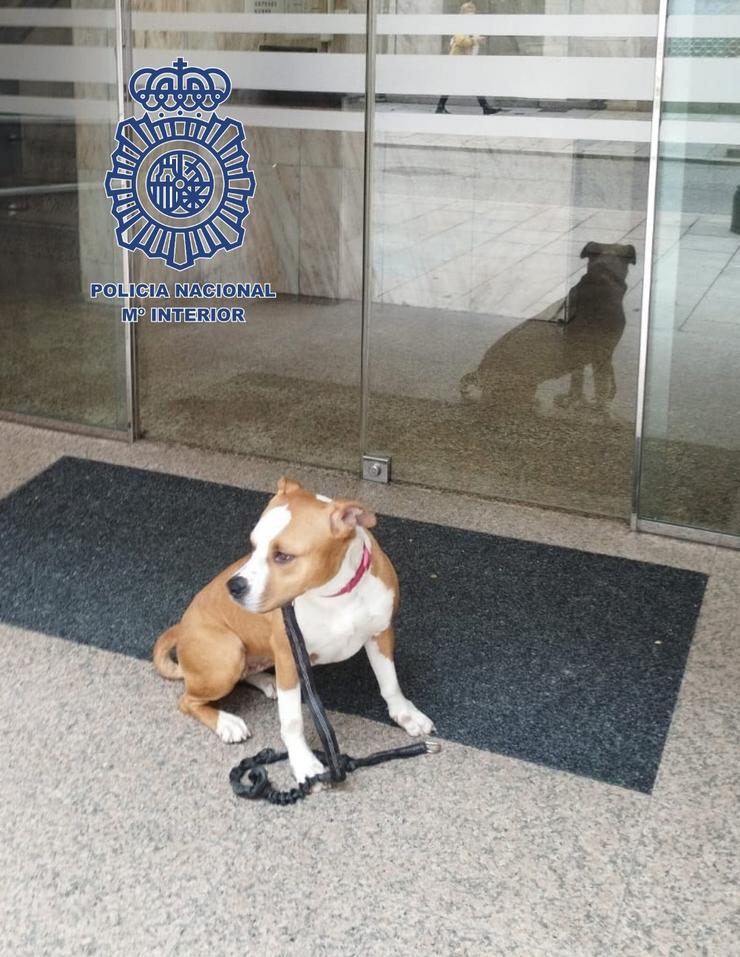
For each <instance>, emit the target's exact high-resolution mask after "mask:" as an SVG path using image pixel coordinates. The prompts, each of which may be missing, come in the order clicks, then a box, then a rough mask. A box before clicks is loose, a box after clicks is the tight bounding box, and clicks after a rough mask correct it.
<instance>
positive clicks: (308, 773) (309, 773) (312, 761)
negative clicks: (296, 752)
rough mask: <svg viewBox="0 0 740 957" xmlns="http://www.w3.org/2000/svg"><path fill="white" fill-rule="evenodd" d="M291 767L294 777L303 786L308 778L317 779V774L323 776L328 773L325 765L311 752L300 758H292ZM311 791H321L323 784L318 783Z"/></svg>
mask: <svg viewBox="0 0 740 957" xmlns="http://www.w3.org/2000/svg"><path fill="white" fill-rule="evenodd" d="M290 766H291V769H292V771H293V776H294V777H295V779H296V781H297V782H298V783H299V784H303V782H304V781H306V779H307V778H312V777H315V776H316V775H317V774H323V773H324V771H326V768H325V767H324V765H323V764H322V763H321V761H319V759H318V758H317V757H316V755H315V754H313V753H312V752H311V751H309V752H308V753H307V754H305V755H301V756H300V757H299V758H291V762H290ZM311 790H312V791H320V790H321V783H320V782H318V781H317V782H316V784H314V786H313V788H312V789H311Z"/></svg>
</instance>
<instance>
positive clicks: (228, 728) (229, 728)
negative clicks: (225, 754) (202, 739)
mask: <svg viewBox="0 0 740 957" xmlns="http://www.w3.org/2000/svg"><path fill="white" fill-rule="evenodd" d="M216 734H217V735H218V736H219V738H221V740H222V741H224V742H226V744H238V743H239V742H240V741H246V740H247V738H249V737H251V735H252V732H251V731H250V730H249V728H248V727H247V724H246V722H245V721H242V719H241V718H239V717H237V716H236V715H235V714H229V712H228V711H219V713H218V724H217V725H216Z"/></svg>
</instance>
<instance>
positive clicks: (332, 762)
mask: <svg viewBox="0 0 740 957" xmlns="http://www.w3.org/2000/svg"><path fill="white" fill-rule="evenodd" d="M282 612H283V622H284V623H285V631H286V633H287V635H288V641H289V642H290V647H291V650H292V651H293V657H294V658H295V663H296V667H297V668H298V677H299V678H300V681H301V690H302V694H303V697H304V698H305V700H306V701H307V702H308V706H309V708H310V709H311V716H312V718H313V721H314V724H315V725H316V730H317V731H318V734H319V737H320V738H321V743H322V745H323V746H324V747H323V750H322V751H314V754H315V755H316V757H317V758H318V759H319V761H321V763H322V764H324V765H326V766H327V767H328V770H327V771H324V772H322V773H321V774H315V775H313V777H310V778H306V780H305V781H304V782H303V783H302V784H298V785H297V786H296V787H294V788H290V789H289V790H287V791H277V790H275V788H274V787H273V786H272V784H271V783H270V779H269V778H268V776H267V770H266V766H267V765H268V764H275V763H276V762H278V761H285V759H286V758H287V757H288V752H287V751H273V749H272V748H265V749H264V750H263V751H260V752H258V753H257V754H255V755H254V756H253V757H251V758H245V759H244V760H243V761H240V762H239V764H237V766H236V767H235V768H232V770H231V773H230V774H229V781H231V787H232V789H233V791H234V794H236V796H237V797H244V798H251V799H252V800H256V799H257V798H262V799H263V800H265V801H269V803H270V804H280V805H287V804H295V803H296V801H300V800H302V799H303V798H305V796H306V795H307V794H309V793H310V791H311V788H312V787H313V786H314V784H316V783H318V782H321V783H334V782H339V781H344V780H345V779H346V777H347V775H348V774H350V773H351V772H352V771H356V770H357V768H368V767H372V766H373V765H376V764H383V763H384V762H385V761H394V760H396V759H397V758H415V757H417V756H418V755H420V754H429V753H430V752H433V751H439V744H438V743H437V742H436V741H419V742H417V743H416V744H407V745H406V746H405V747H402V748H393V749H391V750H390V751H376V752H375V753H374V754H369V755H368V756H367V757H365V758H352V757H350V756H349V755H348V754H341V753H340V751H339V745H338V744H337V737H336V735H335V734H334V728H332V726H331V722H330V721H329V719H328V718H327V716H326V711H325V710H324V705H323V704H322V702H321V698H320V697H319V693H318V691H317V690H316V684H315V683H314V679H313V668H312V667H311V659H310V658H309V656H308V651H307V650H306V643H305V641H304V640H303V633H302V632H301V629H300V627H299V626H298V621H297V619H296V615H295V608H294V607H293V604H292V602H291V604H290V605H284V606H283V609H282ZM245 774H246V775H248V777H249V781H250V783H249V784H244V781H243V778H244V775H245Z"/></svg>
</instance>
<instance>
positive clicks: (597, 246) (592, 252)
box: [581, 243, 604, 259]
mask: <svg viewBox="0 0 740 957" xmlns="http://www.w3.org/2000/svg"><path fill="white" fill-rule="evenodd" d="M603 252H604V247H603V246H602V245H601V243H586V245H585V246H584V247H583V249H582V250H581V259H595V258H596V256H600V255H601V254H602V253H603Z"/></svg>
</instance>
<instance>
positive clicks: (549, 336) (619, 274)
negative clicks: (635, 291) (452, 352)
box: [460, 243, 636, 411]
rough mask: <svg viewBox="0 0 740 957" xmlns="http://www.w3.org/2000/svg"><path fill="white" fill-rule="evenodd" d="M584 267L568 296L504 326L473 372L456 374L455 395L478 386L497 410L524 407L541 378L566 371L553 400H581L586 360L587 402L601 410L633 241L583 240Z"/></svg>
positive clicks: (469, 396) (472, 393) (610, 388)
mask: <svg viewBox="0 0 740 957" xmlns="http://www.w3.org/2000/svg"><path fill="white" fill-rule="evenodd" d="M581 258H582V259H588V269H587V271H586V274H585V275H584V276H582V277H581V278H580V279H579V281H578V282H577V283H576V285H575V286H573V288H572V289H571V290H570V292H569V293H568V295H567V296H566V297H565V298H564V299H562V300H560V301H559V302H557V303H554V304H553V305H552V306H549V307H548V308H547V309H546V310H544V312H541V313H540V314H539V315H538V316H534V317H533V318H532V319H526V320H525V321H524V322H523V323H521V325H518V326H516V328H514V329H512V330H511V331H510V332H507V333H506V334H505V335H504V336H502V337H501V339H499V340H498V342H495V343H494V344H493V345H492V346H491V348H490V349H489V350H488V352H486V354H485V356H484V357H483V360H482V362H481V364H480V365H479V366H478V368H477V369H476V370H475V372H469V373H468V374H467V375H465V376H463V378H462V379H461V380H460V392H461V394H462V396H463V399H465V400H468V401H472V400H474V399H475V398H476V392H477V393H478V396H477V398H478V401H479V402H480V403H481V405H486V406H488V405H496V406H498V407H499V409H500V410H501V411H516V410H523V409H527V408H530V407H531V405H532V404H533V403H534V401H535V393H536V391H537V386H538V385H539V384H540V383H541V382H547V381H548V380H552V379H559V378H560V377H561V376H564V375H570V388H569V390H568V392H567V393H566V394H565V395H560V396H558V398H557V399H556V402H557V404H558V405H559V406H561V407H567V406H572V405H576V404H583V403H584V402H585V398H584V394H583V374H584V371H585V368H586V366H589V365H590V366H591V369H592V372H593V380H594V392H595V402H594V405H595V407H596V408H597V409H599V410H600V411H605V410H606V408H607V407H608V405H609V403H610V402H611V401H612V399H613V398H614V396H615V395H616V391H617V389H616V382H615V378H614V367H613V365H612V356H613V354H614V350H615V349H616V347H617V345H618V343H619V340H620V339H621V338H622V333H623V332H624V326H625V318H624V309H623V307H622V301H623V299H624V294H625V293H626V291H627V283H626V279H627V271H628V269H629V266H630V264H634V263H635V262H636V258H635V247H634V246H622V245H619V244H617V243H606V244H604V243H586V245H585V246H584V247H583V250H582V252H581Z"/></svg>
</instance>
